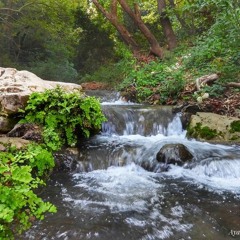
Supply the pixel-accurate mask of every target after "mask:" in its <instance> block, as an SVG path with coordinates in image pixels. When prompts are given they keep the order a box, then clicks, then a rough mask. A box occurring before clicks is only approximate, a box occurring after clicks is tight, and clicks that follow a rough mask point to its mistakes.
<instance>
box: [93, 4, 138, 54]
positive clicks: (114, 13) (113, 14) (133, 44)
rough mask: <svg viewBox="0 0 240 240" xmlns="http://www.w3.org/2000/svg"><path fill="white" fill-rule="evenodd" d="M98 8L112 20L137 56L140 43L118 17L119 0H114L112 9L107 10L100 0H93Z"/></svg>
mask: <svg viewBox="0 0 240 240" xmlns="http://www.w3.org/2000/svg"><path fill="white" fill-rule="evenodd" d="M92 2H93V4H94V5H95V6H96V8H97V9H98V10H99V11H100V12H101V13H102V14H103V15H104V16H105V17H106V18H107V19H108V20H109V21H110V23H111V24H112V25H113V26H114V27H115V28H116V29H117V31H118V32H119V34H120V35H121V37H122V39H123V41H124V43H125V44H126V45H128V46H129V47H130V49H131V51H132V52H133V55H134V56H135V57H137V56H138V55H139V52H140V47H139V45H138V44H137V43H136V42H135V40H134V39H133V37H132V35H131V33H130V32H129V31H128V30H127V29H126V28H125V26H124V25H122V24H121V23H120V22H119V21H118V18H117V0H112V2H111V11H110V12H107V11H106V10H105V9H104V8H103V6H102V5H101V4H100V3H99V2H98V0H92Z"/></svg>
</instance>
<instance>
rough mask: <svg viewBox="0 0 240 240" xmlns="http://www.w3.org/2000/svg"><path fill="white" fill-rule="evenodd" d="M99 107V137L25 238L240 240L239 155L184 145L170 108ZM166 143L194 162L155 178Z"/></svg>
mask: <svg viewBox="0 0 240 240" xmlns="http://www.w3.org/2000/svg"><path fill="white" fill-rule="evenodd" d="M104 95H106V93H105V94H104ZM103 101H104V102H103V103H102V108H103V111H104V113H105V115H106V116H107V118H108V122H106V123H104V124H103V126H102V132H101V134H99V135H97V136H95V137H93V138H91V139H89V140H87V141H83V142H82V143H81V144H80V145H79V152H80V154H79V156H78V162H77V163H76V164H74V167H73V168H72V171H71V172H58V173H56V174H54V175H53V176H52V178H51V180H50V181H49V183H48V187H47V188H46V191H45V192H44V193H43V197H44V198H45V199H46V200H48V201H51V202H52V203H54V204H55V205H56V206H57V207H58V212H57V213H56V214H53V215H52V214H49V215H48V216H47V217H46V218H45V220H44V221H42V222H39V223H37V224H36V225H34V226H33V227H32V229H31V230H30V231H28V232H27V234H26V235H25V236H24V237H23V238H22V239H34V240H36V239H46V240H48V239H49V240H50V239H63V240H70V239H72V240H75V239H76V240H77V239H79V240H85V239H94V240H95V239H99V240H112V239H113V240H138V239H139V240H152V239H154V240H155V239H184V240H185V239H193V240H195V239H207V240H209V239H213V240H221V239H240V148H239V147H238V146H224V145H213V144H209V143H203V142H198V141H195V140H187V139H186V137H185V131H184V130H183V129H182V125H181V120H180V117H179V115H174V114H172V111H171V108H170V107H152V106H151V107H150V106H143V105H135V104H130V103H124V102H122V101H114V102H109V100H106V99H104V100H103ZM167 143H182V144H184V145H185V146H186V147H187V148H188V149H189V150H190V151H191V153H192V155H193V156H194V161H193V162H192V163H191V164H189V165H188V166H187V167H179V166H171V167H170V169H169V170H168V171H167V172H161V171H158V170H159V169H158V168H157V166H158V162H157V161H156V154H157V152H158V151H159V149H160V148H161V147H162V146H164V145H165V144H167ZM145 169H148V170H149V169H150V170H151V171H147V170H145Z"/></svg>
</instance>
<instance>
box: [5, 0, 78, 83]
mask: <svg viewBox="0 0 240 240" xmlns="http://www.w3.org/2000/svg"><path fill="white" fill-rule="evenodd" d="M74 7H75V4H74V3H71V1H67V0H60V1H57V2H56V1H54V0H49V1H47V0H36V1H29V0H22V1H17V0H15V1H13V0H12V1H10V0H9V1H1V7H0V16H1V18H0V26H1V29H3V31H1V34H0V42H1V53H3V54H2V57H1V60H0V64H1V65H2V66H12V67H17V68H20V69H21V68H25V69H28V70H31V71H33V72H35V73H37V74H38V75H40V76H41V77H43V78H49V79H53V80H60V81H61V80H62V81H63V80H66V81H71V80H72V79H74V78H76V76H77V72H76V71H75V70H74V68H73V65H72V63H71V62H72V58H73V56H74V47H75V44H76V42H77V38H76V37H77V34H76V30H75V29H73V25H74V18H73V16H72V11H73V9H74Z"/></svg>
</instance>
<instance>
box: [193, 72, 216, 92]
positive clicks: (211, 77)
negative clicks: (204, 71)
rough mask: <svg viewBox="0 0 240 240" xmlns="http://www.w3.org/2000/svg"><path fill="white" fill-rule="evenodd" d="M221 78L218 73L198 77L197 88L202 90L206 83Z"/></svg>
mask: <svg viewBox="0 0 240 240" xmlns="http://www.w3.org/2000/svg"><path fill="white" fill-rule="evenodd" d="M218 78H219V76H218V75H217V74H216V73H213V74H210V75H205V76H202V77H200V78H197V79H196V88H197V90H198V91H200V89H201V87H203V86H204V85H205V84H207V83H209V82H214V81H216V80H217V79H218Z"/></svg>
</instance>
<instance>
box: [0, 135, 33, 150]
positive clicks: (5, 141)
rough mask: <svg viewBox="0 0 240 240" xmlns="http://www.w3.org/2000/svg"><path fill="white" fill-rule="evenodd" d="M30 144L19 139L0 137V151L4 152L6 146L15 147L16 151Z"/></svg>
mask: <svg viewBox="0 0 240 240" xmlns="http://www.w3.org/2000/svg"><path fill="white" fill-rule="evenodd" d="M29 143H30V142H29V141H28V140H25V139H21V138H11V137H0V151H5V150H6V145H10V146H15V147H16V148H17V149H20V148H23V147H25V146H27V145H28V144H29Z"/></svg>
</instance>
